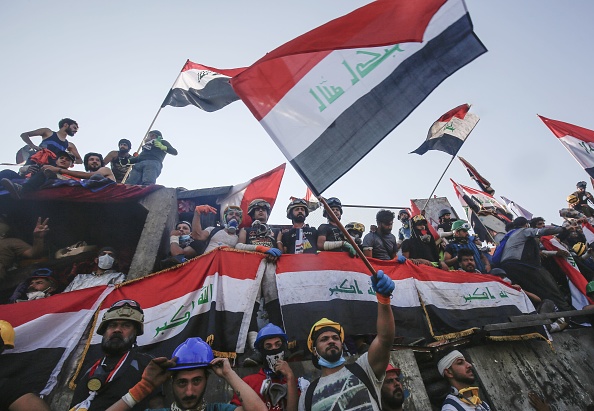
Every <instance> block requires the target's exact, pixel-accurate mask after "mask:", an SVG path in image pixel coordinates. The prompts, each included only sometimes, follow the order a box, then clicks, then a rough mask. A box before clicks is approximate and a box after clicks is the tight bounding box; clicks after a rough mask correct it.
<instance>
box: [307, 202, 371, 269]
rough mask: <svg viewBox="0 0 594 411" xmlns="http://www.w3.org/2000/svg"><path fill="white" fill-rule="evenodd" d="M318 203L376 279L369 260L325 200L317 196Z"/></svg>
mask: <svg viewBox="0 0 594 411" xmlns="http://www.w3.org/2000/svg"><path fill="white" fill-rule="evenodd" d="M318 201H319V202H320V203H321V204H322V205H323V206H324V210H326V214H327V215H328V216H329V217H330V219H331V220H332V222H334V224H336V225H337V226H338V229H339V230H340V232H341V233H342V235H344V238H345V239H346V241H348V243H349V244H350V245H352V246H353V248H354V249H355V251H356V252H357V255H358V256H359V258H361V260H362V261H363V263H364V264H365V265H366V266H367V269H368V270H369V272H370V273H371V275H372V276H373V277H374V278H376V279H377V273H376V271H375V268H373V266H372V265H371V263H370V262H369V260H368V259H367V257H366V256H365V254H363V251H362V250H361V249H360V248H359V246H358V245H357V243H355V240H354V239H353V237H351V235H350V234H349V232H348V231H347V230H346V228H344V226H343V225H342V223H341V222H340V220H339V219H338V218H337V217H336V215H334V212H333V211H332V209H331V208H330V206H329V205H328V203H327V202H326V199H325V198H324V197H322V196H318Z"/></svg>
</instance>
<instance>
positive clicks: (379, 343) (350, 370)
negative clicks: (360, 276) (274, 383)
mask: <svg viewBox="0 0 594 411" xmlns="http://www.w3.org/2000/svg"><path fill="white" fill-rule="evenodd" d="M371 284H372V287H373V289H374V291H375V292H376V297H377V300H378V305H377V325H376V326H377V336H376V337H375V339H374V340H373V342H372V343H371V345H370V347H369V350H368V351H367V352H366V353H364V354H362V355H361V356H360V357H359V358H358V359H357V361H355V362H354V363H353V364H348V365H345V358H344V357H343V347H344V334H345V333H344V329H343V328H342V326H341V325H340V324H339V323H336V322H334V321H331V320H329V319H327V318H322V319H321V320H320V321H318V322H316V323H315V324H314V325H313V327H312V328H311V330H310V332H309V336H308V338H307V347H308V348H309V351H310V352H311V353H312V354H313V356H312V362H313V364H314V366H315V367H317V368H320V369H321V371H322V376H321V377H320V378H319V379H317V380H314V381H312V382H311V384H310V385H309V387H308V388H307V390H306V391H305V393H303V394H302V395H301V396H300V398H299V411H310V410H313V409H315V410H316V411H330V410H333V409H335V404H341V407H340V409H342V410H344V411H349V410H354V409H357V410H358V411H372V410H373V411H379V410H380V406H381V404H380V402H379V397H380V395H381V387H382V384H383V380H384V377H385V374H386V368H387V366H388V362H389V360H390V350H391V348H392V344H393V343H394V332H395V327H394V315H393V313H392V308H391V306H390V295H391V294H392V291H393V290H394V281H392V279H391V278H390V277H388V276H387V275H385V274H384V272H383V271H381V270H379V271H378V272H377V276H372V277H371Z"/></svg>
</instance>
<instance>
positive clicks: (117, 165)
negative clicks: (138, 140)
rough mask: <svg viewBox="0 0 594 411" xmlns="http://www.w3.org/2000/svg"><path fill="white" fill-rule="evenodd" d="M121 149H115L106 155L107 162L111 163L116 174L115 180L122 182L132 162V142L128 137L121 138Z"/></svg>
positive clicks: (119, 145)
mask: <svg viewBox="0 0 594 411" xmlns="http://www.w3.org/2000/svg"><path fill="white" fill-rule="evenodd" d="M118 147H119V151H118V150H113V151H110V152H109V153H107V155H106V156H105V164H109V165H110V167H111V171H112V172H113V175H114V176H115V181H116V182H117V183H121V182H122V180H123V179H124V176H125V175H126V172H127V171H128V167H129V164H130V157H132V156H131V155H130V150H131V149H132V143H131V142H130V140H128V139H125V138H123V139H121V140H120V141H119V143H118Z"/></svg>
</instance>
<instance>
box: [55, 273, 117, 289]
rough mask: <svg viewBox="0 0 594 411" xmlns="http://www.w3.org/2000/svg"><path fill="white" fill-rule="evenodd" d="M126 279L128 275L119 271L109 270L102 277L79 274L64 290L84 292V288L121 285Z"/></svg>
mask: <svg viewBox="0 0 594 411" xmlns="http://www.w3.org/2000/svg"><path fill="white" fill-rule="evenodd" d="M125 279H126V274H124V273H118V272H117V271H113V270H108V271H106V272H104V273H103V274H101V275H94V274H78V275H77V276H76V277H74V280H72V282H71V283H70V284H68V287H66V289H65V290H64V292H65V293H67V292H69V291H75V290H82V289H83V288H91V287H97V286H98V285H112V284H119V283H121V282H123V281H124V280H125Z"/></svg>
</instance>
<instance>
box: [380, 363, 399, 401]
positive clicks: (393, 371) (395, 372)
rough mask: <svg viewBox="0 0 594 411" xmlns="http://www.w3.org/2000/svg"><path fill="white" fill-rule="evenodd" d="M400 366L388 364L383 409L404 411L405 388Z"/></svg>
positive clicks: (383, 388) (383, 386)
mask: <svg viewBox="0 0 594 411" xmlns="http://www.w3.org/2000/svg"><path fill="white" fill-rule="evenodd" d="M400 374H401V372H400V368H396V367H394V366H393V365H392V364H388V368H386V378H384V384H383V385H382V410H383V411H402V404H404V390H403V389H402V383H401V382H400Z"/></svg>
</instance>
